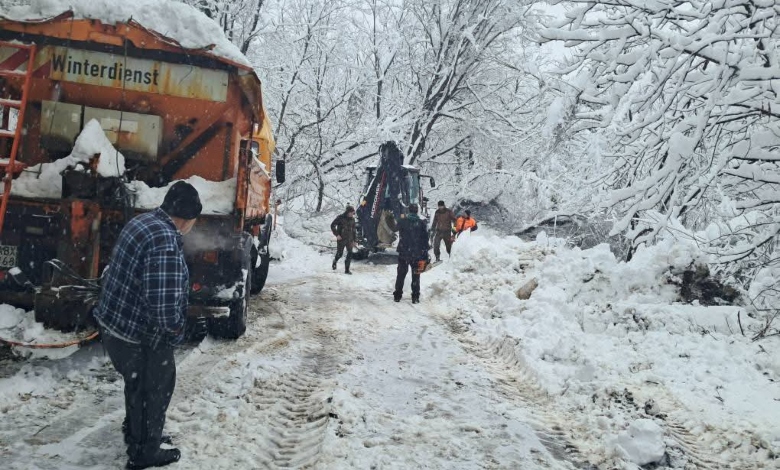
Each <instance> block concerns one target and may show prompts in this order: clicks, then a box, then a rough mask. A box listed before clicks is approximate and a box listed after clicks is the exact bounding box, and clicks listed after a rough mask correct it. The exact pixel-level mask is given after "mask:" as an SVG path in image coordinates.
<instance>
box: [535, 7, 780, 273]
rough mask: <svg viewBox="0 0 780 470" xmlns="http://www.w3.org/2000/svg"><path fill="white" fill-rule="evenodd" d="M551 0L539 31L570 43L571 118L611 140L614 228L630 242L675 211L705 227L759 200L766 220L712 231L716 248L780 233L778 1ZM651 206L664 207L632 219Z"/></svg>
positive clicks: (731, 256)
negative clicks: (561, 11) (735, 230)
mask: <svg viewBox="0 0 780 470" xmlns="http://www.w3.org/2000/svg"><path fill="white" fill-rule="evenodd" d="M550 3H553V4H560V5H562V6H564V7H565V9H566V14H565V16H564V17H563V18H562V19H559V20H557V21H556V22H554V23H552V24H549V25H548V28H547V29H544V30H543V31H542V32H541V37H542V38H543V39H542V40H543V41H564V43H565V44H566V45H567V46H568V47H569V48H570V49H569V50H570V51H571V53H572V56H573V59H572V61H571V63H570V64H569V66H568V67H567V68H566V69H565V70H563V71H562V72H563V73H564V74H565V75H566V76H568V77H575V78H574V79H576V83H577V84H578V85H579V86H578V87H577V89H576V91H575V92H573V93H572V94H573V96H574V98H575V99H574V100H572V102H573V109H572V111H573V113H574V116H575V119H576V126H577V127H576V130H577V131H586V130H587V131H595V132H599V133H603V134H604V135H605V137H606V139H607V141H609V142H610V144H611V148H610V157H611V158H612V159H613V160H614V164H613V165H612V170H611V172H610V173H609V174H608V175H607V176H606V182H608V183H609V184H610V185H611V186H612V187H613V188H614V189H615V191H614V192H613V197H612V198H611V199H610V200H609V201H608V202H607V205H608V206H610V207H611V208H614V209H616V210H617V211H618V214H619V215H620V218H619V220H618V222H617V223H616V224H615V226H614V229H613V232H614V233H618V232H624V231H625V232H628V234H629V236H630V237H631V238H632V239H633V240H634V244H635V245H638V244H641V243H645V242H648V241H651V240H653V239H654V238H655V237H656V236H657V235H658V234H659V233H660V232H661V231H662V230H664V229H665V228H667V227H668V224H669V222H670V221H671V220H673V219H679V220H681V221H682V222H683V223H684V224H685V225H686V226H688V227H689V228H692V229H701V228H704V227H705V226H706V225H707V224H709V223H713V222H715V223H719V222H724V221H727V220H728V219H730V218H732V217H735V216H738V215H740V214H746V213H747V212H749V211H756V212H757V213H758V215H759V216H760V217H755V218H753V219H752V220H756V221H758V220H761V221H762V222H761V223H759V222H756V224H752V225H750V226H749V227H748V228H746V229H744V230H741V231H740V234H739V236H737V238H738V239H740V240H741V241H743V242H744V243H742V242H740V243H737V244H734V243H730V242H729V243H716V246H717V249H716V250H715V253H716V254H717V255H719V256H720V257H721V259H723V260H729V261H733V260H735V259H746V258H750V257H751V256H753V255H755V254H756V253H757V251H760V250H759V248H761V247H767V246H768V245H772V246H774V242H775V240H776V238H777V235H778V233H780V224H778V223H777V220H776V218H777V216H776V214H777V212H778V209H780V206H778V203H779V202H780V198H778V197H777V196H778V195H780V186H779V184H780V166H778V161H779V160H780V153H779V152H778V148H779V147H780V104H779V103H778V95H777V92H778V89H779V88H780V63H779V62H778V57H780V56H778V47H780V35H779V34H778V33H777V28H778V26H780V9H778V8H777V6H776V4H775V2H773V1H770V2H767V1H761V0H730V1H716V2H712V1H704V0H689V1H676V0H653V1H645V0H587V1H586V0H572V1H552V2H550ZM724 207H728V209H729V210H727V211H725V212H724V211H723V210H722V209H723V208H724ZM648 211H658V212H659V213H660V214H661V215H662V217H656V218H653V219H652V220H653V221H652V222H651V223H640V222H639V220H640V219H643V220H646V219H645V218H644V217H643V216H642V214H644V213H647V212H648ZM767 218H768V219H770V220H769V221H767V220H766V219H767ZM746 230H747V232H749V235H748V234H747V232H746ZM735 236H736V235H735ZM727 238H728V237H727ZM717 239H718V240H722V239H723V237H722V236H719V237H717ZM730 240H731V239H730ZM731 241H733V240H731ZM745 244H747V245H745ZM751 248H752V249H751ZM773 250H774V249H773V248H772V251H773Z"/></svg>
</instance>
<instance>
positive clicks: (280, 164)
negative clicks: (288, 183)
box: [276, 160, 285, 184]
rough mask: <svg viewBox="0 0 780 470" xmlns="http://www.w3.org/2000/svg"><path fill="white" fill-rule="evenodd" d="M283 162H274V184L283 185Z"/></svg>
mask: <svg viewBox="0 0 780 470" xmlns="http://www.w3.org/2000/svg"><path fill="white" fill-rule="evenodd" d="M284 171H285V161H284V160H276V182H277V183H279V184H282V183H284V180H285V174H284Z"/></svg>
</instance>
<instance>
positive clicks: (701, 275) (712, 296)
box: [668, 264, 740, 306]
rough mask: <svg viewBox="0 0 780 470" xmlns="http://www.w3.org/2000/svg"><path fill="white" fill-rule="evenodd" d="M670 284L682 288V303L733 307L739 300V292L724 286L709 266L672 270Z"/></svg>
mask: <svg viewBox="0 0 780 470" xmlns="http://www.w3.org/2000/svg"><path fill="white" fill-rule="evenodd" d="M668 282H669V284H673V285H675V286H678V287H679V288H680V301H682V302H688V303H690V302H693V301H698V302H699V303H700V304H701V305H707V306H710V305H732V304H734V302H735V301H737V299H739V295H740V294H739V291H738V290H737V289H734V288H733V287H731V286H729V285H726V284H724V283H723V282H722V281H721V280H720V279H718V278H717V277H716V276H714V275H712V274H711V273H710V269H709V268H708V267H707V265H704V264H698V265H693V266H689V267H687V268H685V269H683V270H677V271H675V270H672V271H671V273H670V276H669V279H668Z"/></svg>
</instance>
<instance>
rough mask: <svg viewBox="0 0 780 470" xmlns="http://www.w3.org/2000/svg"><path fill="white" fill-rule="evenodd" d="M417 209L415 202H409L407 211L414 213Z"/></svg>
mask: <svg viewBox="0 0 780 470" xmlns="http://www.w3.org/2000/svg"><path fill="white" fill-rule="evenodd" d="M418 210H419V209H418V208H417V204H409V213H411V214H416V213H417V211H418Z"/></svg>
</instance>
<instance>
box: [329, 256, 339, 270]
mask: <svg viewBox="0 0 780 470" xmlns="http://www.w3.org/2000/svg"><path fill="white" fill-rule="evenodd" d="M336 261H338V260H335V259H334V260H333V264H331V265H330V267H331V268H333V270H334V271H335V270H336Z"/></svg>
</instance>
